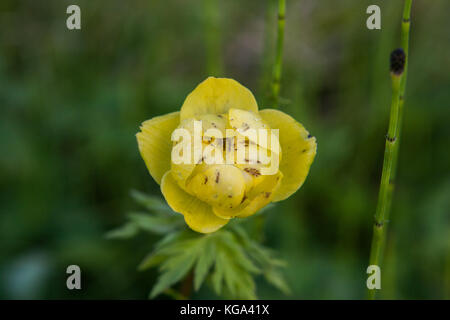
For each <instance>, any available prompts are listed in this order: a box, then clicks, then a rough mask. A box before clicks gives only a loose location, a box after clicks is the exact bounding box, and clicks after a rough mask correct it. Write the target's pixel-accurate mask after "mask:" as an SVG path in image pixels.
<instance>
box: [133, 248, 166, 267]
mask: <svg viewBox="0 0 450 320" xmlns="http://www.w3.org/2000/svg"><path fill="white" fill-rule="evenodd" d="M167 257H168V256H167V255H165V254H161V253H155V252H151V253H149V254H148V255H147V256H146V257H145V258H144V260H142V261H141V263H140V264H139V266H138V270H139V271H144V270H147V269H149V268H151V267H154V266H157V265H158V264H160V263H162V262H164V261H165V260H166V259H167Z"/></svg>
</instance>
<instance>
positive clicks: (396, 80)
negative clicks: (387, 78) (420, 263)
mask: <svg viewBox="0 0 450 320" xmlns="http://www.w3.org/2000/svg"><path fill="white" fill-rule="evenodd" d="M411 4H412V0H405V5H404V9H403V18H402V36H401V37H402V39H401V45H402V49H403V51H404V55H405V64H404V68H403V70H402V72H401V73H400V74H395V73H391V78H392V91H393V92H392V102H391V114H390V120H389V129H388V134H387V135H386V147H385V153H384V161H383V171H382V175H381V183H380V192H379V196H378V204H377V210H376V213H375V222H374V226H373V237H372V247H371V252H370V262H369V264H370V265H377V266H380V264H381V263H380V262H381V258H382V256H383V251H384V245H385V239H386V226H385V222H386V221H387V220H388V219H389V211H390V208H391V202H392V194H393V191H394V179H395V176H396V169H397V159H398V148H399V137H400V132H401V126H402V119H403V104H404V94H405V88H406V74H407V65H408V47H409V29H410V16H411ZM375 292H376V290H375V289H372V290H369V291H368V297H369V299H375Z"/></svg>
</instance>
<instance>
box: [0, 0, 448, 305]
mask: <svg viewBox="0 0 450 320" xmlns="http://www.w3.org/2000/svg"><path fill="white" fill-rule="evenodd" d="M75 3H76V4H78V5H79V6H80V7H81V12H82V29H81V30H80V31H69V30H67V28H66V24H65V20H66V17H67V14H66V8H67V6H68V5H70V4H75ZM205 3H208V2H207V1H182V0H167V1H139V0H134V1H126V2H125V1H119V0H113V1H88V0H78V1H59V0H49V1H33V0H21V1H16V0H2V1H1V2H0V108H1V116H0V145H1V150H2V153H1V157H0V186H1V193H0V211H1V213H0V298H146V297H147V295H148V291H149V289H150V288H151V287H152V286H153V285H154V284H155V282H156V276H157V270H155V269H154V268H151V269H149V270H148V271H145V272H137V271H136V266H137V265H138V264H139V262H140V260H141V259H142V257H143V256H145V255H146V254H147V253H148V251H149V250H151V248H152V247H153V246H154V244H155V242H156V241H157V240H158V239H160V236H159V235H158V236H157V235H152V234H151V233H146V232H141V233H138V234H137V236H136V237H132V238H130V239H129V240H126V241H123V240H121V241H117V240H110V239H107V238H105V236H104V235H105V233H106V232H107V231H109V230H111V229H113V228H116V227H117V226H119V225H122V224H123V223H124V222H125V221H126V216H125V212H129V211H130V210H134V209H139V208H138V206H137V205H136V204H135V203H134V202H133V201H132V198H131V197H129V191H130V190H131V189H138V190H144V191H145V193H146V194H153V195H154V196H156V197H159V196H160V191H159V188H158V186H157V185H156V183H154V182H153V180H152V179H151V177H150V176H149V175H148V173H147V171H146V168H145V165H144V163H143V161H142V160H141V159H140V157H139V153H138V149H137V144H136V139H135V136H134V135H135V133H136V132H137V131H138V126H139V124H140V123H141V122H142V121H144V120H145V119H148V118H151V117H153V116H155V115H160V114H165V113H168V112H171V111H175V110H178V109H179V108H180V106H181V104H182V102H183V99H184V97H185V96H186V94H187V93H188V92H190V91H191V90H192V89H193V87H194V86H195V84H197V83H199V82H200V81H202V80H203V79H205V78H206V77H207V76H208V75H214V76H227V77H231V78H234V79H237V80H238V81H239V82H241V83H242V84H243V85H245V86H247V87H248V88H250V89H251V90H252V91H253V92H254V93H255V95H256V98H257V100H258V102H259V104H260V107H261V108H263V107H265V106H269V105H270V102H271V101H270V95H269V94H268V92H269V91H270V90H268V89H269V77H270V74H271V63H272V61H273V53H274V39H275V37H274V36H275V22H276V20H275V19H276V14H274V12H275V10H276V4H275V3H274V1H270V0H266V1H261V0H249V1H237V0H236V1H235V0H232V1H216V2H215V3H216V6H214V5H212V6H211V5H205ZM370 4H378V5H379V6H380V7H381V10H382V29H381V30H374V31H371V30H368V29H367V28H366V26H365V21H366V18H367V14H366V13H365V11H366V8H367V6H368V5H370ZM402 5H403V3H402V1H381V0H373V1H368V0H367V1H366V0H364V1H356V0H343V1H335V0H320V1H317V0H298V1H295V0H292V1H287V14H286V19H287V20H286V31H285V32H286V39H285V55H284V64H283V77H282V84H281V85H282V87H281V95H282V97H283V99H282V102H284V103H283V105H282V109H283V111H286V112H287V113H289V114H291V115H293V116H294V117H295V118H296V119H297V120H299V121H300V122H302V123H304V124H305V126H307V128H308V129H309V130H310V131H311V133H312V134H313V135H315V136H316V138H317V141H318V151H317V157H316V160H315V162H314V164H313V166H312V168H311V172H310V176H309V178H308V180H307V182H306V184H305V185H304V186H303V187H302V188H301V189H300V190H299V191H298V192H297V193H296V195H295V196H294V197H292V198H290V199H289V200H287V201H284V202H283V203H281V204H280V205H278V206H277V207H276V208H275V209H271V210H269V211H268V212H266V213H265V215H267V220H266V223H265V225H264V231H265V232H264V234H265V239H264V244H265V245H266V246H268V247H270V248H273V249H274V250H276V251H277V252H276V253H277V257H280V258H282V259H283V260H285V261H287V263H288V264H287V266H286V268H285V270H286V278H287V280H288V283H289V284H290V287H291V290H292V292H291V295H290V296H289V297H290V298H312V299H325V298H340V299H346V298H364V296H365V283H366V277H367V275H366V273H365V271H366V268H367V263H368V258H369V246H370V240H371V225H372V219H373V214H374V210H375V206H376V199H377V191H378V185H379V178H380V174H381V166H382V157H383V150H384V134H385V132H386V129H387V120H388V111H389V102H390V88H389V86H390V81H389V75H388V58H389V53H390V51H391V50H392V49H394V48H396V47H398V46H399V32H400V19H401V9H402ZM449 10H450V3H449V1H447V0H433V1H423V0H422V1H421V0H416V1H414V4H413V10H412V27H411V45H410V66H409V78H408V85H407V94H406V103H405V118H404V122H403V123H404V130H403V136H402V140H401V147H400V158H399V172H398V175H397V191H396V193H395V198H394V204H393V211H392V214H391V221H390V223H389V237H388V242H387V248H386V249H387V250H386V253H387V255H386V258H385V259H384V265H385V267H384V268H383V269H382V287H383V291H382V294H381V297H383V298H444V297H446V298H450V236H449V235H450V221H449V217H450V215H449V210H450V197H449V195H450V152H449V149H450V145H449V136H450V126H449V123H450V109H449V102H450V95H449V91H448V88H449V84H450V60H449V56H450V55H449V50H450V42H449V41H448V27H447V26H448V14H447V12H449ZM130 218H131V219H130V221H137V220H133V219H140V218H141V216H140V215H139V214H136V215H131V216H130ZM257 222H258V217H255V221H254V224H253V225H254V230H253V233H252V234H251V238H252V239H256V238H257V237H258V236H260V235H261V232H260V230H258V224H257ZM160 227H161V228H160V229H159V230H158V231H159V232H162V233H164V228H165V227H164V226H160ZM166 227H167V228H170V226H166ZM133 228H134V227H133V224H130V226H129V229H128V232H130V233H131V232H134V231H133ZM122 231H125V232H126V231H127V230H122ZM70 264H77V265H79V266H80V267H81V270H82V290H80V291H69V290H67V288H66V286H65V283H66V281H65V280H66V276H67V275H66V273H65V270H66V267H67V266H68V265H70ZM257 281H258V283H257V286H258V296H259V297H260V298H284V297H285V295H283V294H281V293H280V292H279V290H277V289H274V288H273V287H272V286H270V285H267V284H266V283H265V281H264V280H263V277H259V278H257ZM192 297H193V298H211V297H216V296H215V294H214V291H213V290H209V289H208V287H206V286H202V288H201V289H200V290H199V291H198V292H196V293H195V294H194V295H193V296H192Z"/></svg>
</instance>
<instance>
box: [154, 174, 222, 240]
mask: <svg viewBox="0 0 450 320" xmlns="http://www.w3.org/2000/svg"><path fill="white" fill-rule="evenodd" d="M161 192H162V194H163V195H164V198H166V201H167V203H168V204H169V206H170V207H171V208H172V210H174V211H176V212H178V213H181V214H182V215H183V216H184V220H185V221H186V223H187V225H188V226H189V227H190V228H191V229H192V230H194V231H197V232H201V233H210V232H214V231H217V230H218V229H220V228H221V227H223V226H224V225H226V224H227V223H228V220H226V219H221V218H219V217H217V216H216V215H215V214H214V213H213V211H212V208H211V206H210V205H208V204H206V203H205V202H203V201H200V200H199V199H197V198H195V197H193V196H191V195H189V194H188V193H187V192H185V191H184V190H183V189H181V188H180V187H179V186H178V184H177V182H176V181H175V179H174V178H173V177H172V173H171V172H170V171H168V172H166V174H165V175H164V176H163V178H162V180H161Z"/></svg>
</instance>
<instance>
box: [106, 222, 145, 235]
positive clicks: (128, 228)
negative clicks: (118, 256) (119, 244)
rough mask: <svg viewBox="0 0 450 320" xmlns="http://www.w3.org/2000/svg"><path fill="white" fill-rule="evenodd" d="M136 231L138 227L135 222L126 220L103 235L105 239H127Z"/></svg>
mask: <svg viewBox="0 0 450 320" xmlns="http://www.w3.org/2000/svg"><path fill="white" fill-rule="evenodd" d="M138 231H139V228H138V226H137V225H136V224H134V223H132V222H128V223H126V224H124V225H123V226H121V227H119V228H117V229H114V230H111V231H109V232H107V233H106V235H105V237H106V238H107V239H128V238H131V237H134V236H135V235H136V234H137V233H138Z"/></svg>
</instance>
